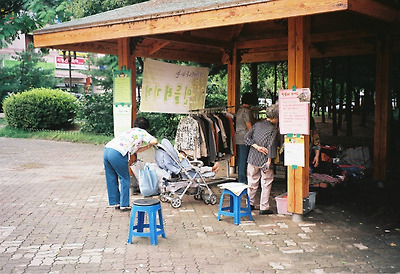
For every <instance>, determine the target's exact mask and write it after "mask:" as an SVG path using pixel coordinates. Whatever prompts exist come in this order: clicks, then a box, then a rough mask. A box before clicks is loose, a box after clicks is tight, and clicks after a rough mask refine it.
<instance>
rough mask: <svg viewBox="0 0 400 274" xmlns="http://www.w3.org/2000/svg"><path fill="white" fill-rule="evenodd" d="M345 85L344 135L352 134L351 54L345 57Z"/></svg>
mask: <svg viewBox="0 0 400 274" xmlns="http://www.w3.org/2000/svg"><path fill="white" fill-rule="evenodd" d="M346 59H347V70H346V71H347V73H346V74H347V79H346V82H347V85H346V136H353V120H352V113H351V103H352V95H353V92H352V90H353V83H352V77H351V56H349V57H347V58H346Z"/></svg>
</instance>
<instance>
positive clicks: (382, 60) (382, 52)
mask: <svg viewBox="0 0 400 274" xmlns="http://www.w3.org/2000/svg"><path fill="white" fill-rule="evenodd" d="M390 60H391V40H390V37H389V35H386V36H384V37H380V38H379V39H378V41H377V47H376V95H375V127H374V175H373V176H374V180H375V181H381V182H383V181H385V180H386V170H387V162H388V159H389V149H388V148H389V136H390V135H389V130H390V126H389V125H390V118H391V115H390V111H391V106H390V98H391V96H390V79H391V73H390Z"/></svg>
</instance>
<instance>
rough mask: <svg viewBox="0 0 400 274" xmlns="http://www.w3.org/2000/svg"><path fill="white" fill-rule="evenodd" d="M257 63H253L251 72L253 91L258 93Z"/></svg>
mask: <svg viewBox="0 0 400 274" xmlns="http://www.w3.org/2000/svg"><path fill="white" fill-rule="evenodd" d="M257 67H258V65H257V63H251V65H250V73H251V92H252V93H253V94H255V95H257Z"/></svg>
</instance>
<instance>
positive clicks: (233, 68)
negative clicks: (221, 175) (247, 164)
mask: <svg viewBox="0 0 400 274" xmlns="http://www.w3.org/2000/svg"><path fill="white" fill-rule="evenodd" d="M227 104H228V106H235V107H234V108H228V111H229V112H231V113H236V111H237V110H238V108H239V106H240V56H239V53H238V50H237V49H236V47H235V48H234V49H233V50H232V54H231V56H230V58H229V60H228V98H227ZM229 166H231V167H234V166H235V157H231V159H230V160H229Z"/></svg>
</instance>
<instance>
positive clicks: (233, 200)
mask: <svg viewBox="0 0 400 274" xmlns="http://www.w3.org/2000/svg"><path fill="white" fill-rule="evenodd" d="M224 195H229V206H227V207H222V204H223V200H224ZM243 195H245V197H246V199H247V207H241V205H240V201H241V198H242V196H243ZM221 215H225V216H231V217H233V222H234V223H235V225H240V218H241V217H244V216H249V218H250V221H253V217H252V216H251V208H250V198H249V195H248V194H247V189H244V190H243V191H242V192H241V193H240V194H239V195H236V194H235V193H233V192H232V191H230V190H229V189H226V188H224V189H223V190H222V195H221V199H220V202H219V209H218V217H217V220H218V221H219V220H220V219H221Z"/></svg>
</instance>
